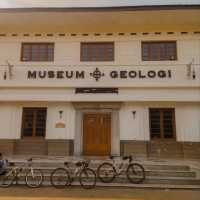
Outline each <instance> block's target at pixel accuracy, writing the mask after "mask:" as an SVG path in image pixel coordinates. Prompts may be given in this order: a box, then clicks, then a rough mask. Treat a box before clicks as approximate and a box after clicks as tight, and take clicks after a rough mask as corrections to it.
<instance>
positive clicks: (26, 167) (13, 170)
mask: <svg viewBox="0 0 200 200" xmlns="http://www.w3.org/2000/svg"><path fill="white" fill-rule="evenodd" d="M31 162H32V161H29V160H28V161H27V163H25V164H24V165H23V166H21V167H18V166H14V167H13V168H11V170H9V171H8V173H7V174H6V176H9V175H10V174H12V176H13V182H14V181H16V184H17V182H18V179H19V177H21V175H20V173H21V172H22V171H24V170H27V171H28V170H30V171H31V174H32V176H34V173H33V171H34V170H33V167H32V166H31Z"/></svg>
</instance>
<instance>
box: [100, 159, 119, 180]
mask: <svg viewBox="0 0 200 200" xmlns="http://www.w3.org/2000/svg"><path fill="white" fill-rule="evenodd" d="M97 176H98V178H99V179H100V181H101V182H103V183H111V182H112V181H113V180H114V178H115V176H116V169H115V168H114V166H113V164H111V163H108V162H105V163H102V164H101V165H99V167H98V169H97Z"/></svg>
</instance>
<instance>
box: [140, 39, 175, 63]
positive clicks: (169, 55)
mask: <svg viewBox="0 0 200 200" xmlns="http://www.w3.org/2000/svg"><path fill="white" fill-rule="evenodd" d="M142 60H143V61H162V60H177V49H176V41H160V42H142Z"/></svg>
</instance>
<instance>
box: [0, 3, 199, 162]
mask: <svg viewBox="0 0 200 200" xmlns="http://www.w3.org/2000/svg"><path fill="white" fill-rule="evenodd" d="M0 122H1V123H0V152H2V153H4V154H6V155H40V156H45V155H48V156H68V155H70V156H108V155H130V154H131V155H134V156H136V157H137V156H138V157H140V156H142V157H159V158H160V157H170V158H173V157H176V158H177V157H178V158H200V4H199V5H197V4H195V5H193V4H191V5H190V4H188V5H179V4H174V5H135V6H134V5H133V6H118V7H40V8H38V7H37V8H34V7H22V8H19V7H18V8H0Z"/></svg>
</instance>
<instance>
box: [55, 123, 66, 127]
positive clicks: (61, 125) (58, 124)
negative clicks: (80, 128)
mask: <svg viewBox="0 0 200 200" xmlns="http://www.w3.org/2000/svg"><path fill="white" fill-rule="evenodd" d="M55 127H56V128H65V123H62V122H58V123H56V125H55Z"/></svg>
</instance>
